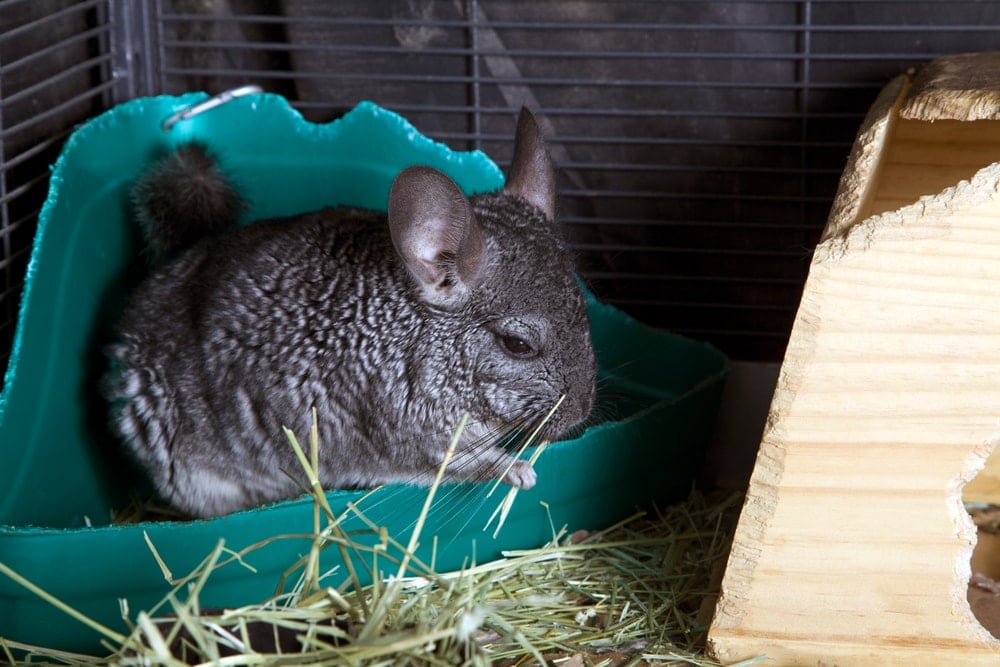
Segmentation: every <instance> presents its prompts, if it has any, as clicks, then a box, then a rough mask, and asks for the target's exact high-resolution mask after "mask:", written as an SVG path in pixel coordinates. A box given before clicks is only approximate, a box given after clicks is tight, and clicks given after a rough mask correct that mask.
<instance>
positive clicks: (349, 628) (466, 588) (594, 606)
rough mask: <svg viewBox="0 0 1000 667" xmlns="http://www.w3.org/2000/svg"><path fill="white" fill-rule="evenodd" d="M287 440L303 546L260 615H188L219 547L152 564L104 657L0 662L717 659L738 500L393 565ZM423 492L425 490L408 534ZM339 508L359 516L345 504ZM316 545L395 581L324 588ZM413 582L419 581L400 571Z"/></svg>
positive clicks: (37, 656)
mask: <svg viewBox="0 0 1000 667" xmlns="http://www.w3.org/2000/svg"><path fill="white" fill-rule="evenodd" d="M289 440H290V442H291V443H292V445H293V447H295V448H296V450H297V452H298V454H299V459H300V462H301V463H302V465H303V467H304V468H305V469H306V472H307V474H308V479H309V480H310V481H311V482H312V493H313V496H314V498H315V504H314V535H313V542H312V548H311V549H310V550H309V553H307V554H305V555H304V556H303V557H302V559H301V560H299V561H298V562H296V563H293V564H291V565H290V567H289V568H288V571H287V573H286V576H292V575H293V573H296V572H298V573H299V574H298V576H297V579H296V581H295V585H294V586H293V587H292V589H291V591H289V592H286V593H282V594H280V595H277V596H276V597H274V598H273V599H271V600H268V601H266V602H264V603H262V604H260V605H253V606H247V607H243V608H239V609H202V608H201V607H200V606H199V603H198V599H199V594H200V592H201V590H202V589H203V587H204V585H205V582H206V581H208V579H209V578H210V577H211V576H212V573H213V572H214V571H215V570H216V569H217V568H218V567H220V566H221V565H222V564H224V563H226V562H231V561H232V560H240V559H242V557H244V556H245V555H246V553H247V552H248V551H249V550H245V551H244V552H241V553H233V552H231V551H227V550H226V549H225V547H224V545H223V544H221V543H220V544H219V545H218V546H217V547H216V549H215V550H213V552H212V553H211V554H209V555H208V556H207V557H206V558H205V560H204V561H203V562H202V563H201V565H200V566H199V567H198V568H196V569H195V570H194V571H193V572H191V573H189V574H188V575H186V576H183V577H180V578H174V577H173V575H171V574H170V573H169V571H168V570H166V566H165V565H164V566H163V567H164V569H165V573H164V574H165V577H166V578H167V579H168V581H170V582H171V584H173V585H174V589H173V591H172V592H171V593H170V594H169V595H168V596H167V597H166V598H165V599H164V600H163V602H162V603H161V604H160V605H158V606H157V607H156V608H154V609H151V610H144V611H141V612H139V613H138V615H137V616H136V617H135V620H134V621H133V620H130V618H129V613H128V609H127V605H123V618H125V619H126V622H127V623H128V625H129V629H130V632H129V634H128V636H127V637H124V636H121V635H118V634H117V633H115V632H113V631H111V630H108V632H105V633H104V636H105V638H106V639H105V643H106V646H107V648H108V650H109V653H110V655H108V656H105V657H100V658H98V657H90V656H82V655H74V654H68V653H65V652H60V651H54V650H46V649H44V648H40V647H30V646H24V645H21V644H18V643H16V642H13V641H5V640H3V639H0V660H2V658H3V656H5V655H6V657H7V660H8V661H9V662H10V663H15V654H14V651H24V652H27V657H25V658H23V660H22V662H23V661H30V662H31V663H32V664H43V663H45V664H62V665H79V666H83V665H101V666H105V665H107V666H111V665H115V666H122V667H126V666H128V667H130V666H132V665H140V664H141V665H171V666H174V665H177V666H179V665H189V664H215V665H262V664H267V665H284V664H288V665H292V664H296V665H301V664H309V665H319V666H323V665H393V666H395V665H400V666H403V665H469V666H478V665H489V664H495V665H499V666H500V667H510V666H514V665H522V664H524V665H526V664H546V663H548V664H555V665H566V666H567V667H577V666H580V665H610V666H616V665H644V664H652V663H655V664H665V665H706V666H707V665H715V664H717V663H715V662H713V661H712V660H710V659H708V658H707V657H706V656H705V655H704V646H705V633H706V630H707V625H708V622H709V621H710V618H711V610H712V609H713V608H714V601H715V596H716V595H717V589H718V576H717V570H718V568H719V567H721V565H722V564H723V563H724V559H725V556H726V553H727V550H728V545H729V539H730V534H731V527H732V525H733V523H734V522H735V518H736V513H737V511H738V509H739V506H740V502H741V498H740V496H739V495H736V494H729V495H725V496H719V497H712V498H706V497H704V496H703V495H701V494H700V493H697V492H695V493H692V494H691V496H690V497H689V498H688V499H687V500H686V501H685V502H683V503H679V504H677V505H674V506H671V507H668V508H665V509H663V510H662V511H661V512H659V513H658V514H656V515H654V516H643V515H637V516H634V517H632V518H630V519H629V520H627V521H623V522H621V523H619V524H618V525H615V526H612V527H610V528H608V529H606V530H601V531H598V532H592V533H586V532H582V531H579V532H577V533H574V534H571V535H567V534H566V533H565V530H560V531H557V532H556V533H555V534H554V535H553V538H552V540H551V542H550V543H549V544H547V545H545V546H543V547H541V548H538V549H528V550H523V551H512V552H509V553H506V554H505V557H504V558H503V559H500V560H497V561H494V562H490V563H484V564H481V565H478V566H475V567H469V568H466V569H463V570H459V571H454V572H442V573H438V572H434V571H433V570H431V569H430V568H429V567H427V565H426V564H425V563H419V562H416V561H415V559H414V557H413V555H412V554H411V553H410V551H411V550H412V546H413V544H415V543H416V542H415V540H416V539H417V534H418V532H419V530H418V531H415V532H414V535H413V538H412V540H411V544H410V547H411V548H410V549H409V550H407V549H403V546H402V545H399V546H400V548H401V549H403V551H402V553H404V557H403V558H402V560H401V562H393V563H390V559H388V557H386V556H385V555H384V552H381V553H382V555H380V549H378V548H375V547H370V546H365V545H361V544H357V543H354V542H352V541H351V539H350V536H348V535H347V534H345V533H344V532H343V531H341V530H340V524H341V522H342V520H343V519H344V518H345V516H334V515H333V513H332V512H331V511H330V507H329V505H328V504H326V498H325V495H324V494H323V491H322V489H321V488H320V487H319V484H318V482H315V480H316V475H315V469H316V452H317V445H316V430H315V429H313V431H312V433H311V434H310V440H311V442H310V445H311V447H310V450H311V451H310V454H311V455H312V456H311V457H310V456H307V455H306V454H305V452H304V451H303V449H302V448H301V447H300V446H299V443H298V442H297V441H296V439H295V438H294V436H293V435H291V434H290V437H289ZM310 459H311V460H310ZM436 490H437V484H435V485H434V486H433V487H432V488H431V489H430V491H429V496H428V503H427V504H425V507H424V512H423V514H422V516H421V521H420V523H421V524H422V519H423V518H424V516H425V515H426V512H427V509H428V508H429V506H430V500H431V499H432V498H433V495H434V493H435V492H436ZM348 512H349V513H353V514H354V515H357V516H360V517H361V518H362V519H365V517H364V516H363V514H362V513H361V512H360V510H358V509H357V508H356V507H352V508H350V509H349V510H348ZM374 528H377V527H374ZM382 534H383V535H384V534H385V533H384V531H383V533H382ZM283 537H287V536H276V537H275V538H274V539H275V540H277V539H283ZM150 546H151V548H152V549H153V550H154V554H155V547H154V546H153V545H150ZM331 546H333V547H335V548H338V549H340V550H341V552H342V553H343V554H344V555H345V556H346V555H347V554H348V553H349V552H353V553H363V554H364V555H365V557H366V558H368V559H369V561H370V562H373V563H378V562H379V561H378V559H379V558H384V559H385V560H384V561H383V562H382V563H381V567H380V569H387V570H388V571H394V570H392V569H389V565H390V564H394V565H397V566H398V570H395V571H397V576H394V577H390V578H389V579H387V580H384V581H376V582H374V583H372V584H371V585H368V586H360V585H357V582H356V581H355V585H354V586H352V587H344V588H342V589H337V588H332V587H329V586H326V585H325V584H324V576H323V575H324V573H323V572H321V571H320V570H319V553H320V552H321V551H322V550H323V549H325V548H328V547H331ZM251 549H252V548H251ZM344 561H345V563H350V561H351V559H350V558H346V557H345V559H344ZM411 562H412V563H413V565H414V567H409V565H410V563H411ZM714 570H715V572H714ZM418 571H419V572H429V574H422V575H421V576H413V575H412V572H418ZM3 573H4V574H7V575H8V576H14V577H17V575H16V573H12V572H7V571H6V570H4V571H3ZM25 583H26V584H29V585H30V582H25ZM279 590H280V589H279ZM39 593H40V594H43V596H44V595H48V594H47V593H44V591H39ZM182 595H183V599H182ZM48 597H49V598H50V600H51V601H52V602H53V603H54V604H60V603H58V601H57V600H55V598H54V597H52V596H48ZM63 606H65V605H63ZM40 661H42V662H40Z"/></svg>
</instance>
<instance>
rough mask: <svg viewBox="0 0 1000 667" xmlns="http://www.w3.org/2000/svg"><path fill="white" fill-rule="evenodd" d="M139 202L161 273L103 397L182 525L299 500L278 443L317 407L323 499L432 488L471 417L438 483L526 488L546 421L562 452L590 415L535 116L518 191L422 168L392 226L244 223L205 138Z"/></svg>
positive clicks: (590, 377) (126, 332) (134, 308)
mask: <svg viewBox="0 0 1000 667" xmlns="http://www.w3.org/2000/svg"><path fill="white" fill-rule="evenodd" d="M133 195H134V200H135V201H134V204H135V206H134V208H136V210H137V214H136V216H137V218H138V221H139V224H140V226H141V228H142V230H143V232H144V234H145V237H146V242H147V244H148V246H149V252H150V255H151V256H152V257H153V258H154V259H155V260H157V265H156V266H154V269H153V270H152V272H151V274H150V275H149V276H148V277H147V278H146V279H145V280H144V281H143V282H142V283H141V284H140V285H139V286H138V287H137V288H136V290H135V291H134V292H133V293H132V295H131V297H130V299H129V303H128V304H127V306H126V308H125V311H124V314H123V316H122V318H121V320H120V322H119V324H118V327H117V337H116V342H115V343H113V344H112V345H111V346H110V347H109V350H108V351H109V356H110V357H111V370H110V371H109V373H108V374H107V376H106V378H105V381H104V391H105V394H106V396H107V398H108V399H109V401H110V404H111V406H112V408H111V412H112V418H111V422H112V427H113V429H114V430H115V432H116V433H117V434H118V435H119V436H120V437H121V438H122V439H123V440H124V441H125V442H126V443H127V446H128V448H129V449H130V451H131V453H132V454H133V455H134V456H135V458H136V459H137V460H138V461H139V462H140V463H141V464H142V465H143V466H144V467H145V469H146V470H147V471H148V473H149V475H150V477H151V479H152V481H153V483H154V485H155V487H156V489H157V491H158V492H159V493H160V494H161V495H162V496H163V497H164V499H165V500H167V501H168V502H169V503H171V504H172V505H174V506H175V507H176V508H178V509H180V510H181V511H183V512H185V513H188V514H190V515H193V516H196V517H208V516H215V515H220V514H224V513H228V512H231V511H234V510H238V509H242V508H247V507H252V506H255V505H259V504H261V503H265V502H269V501H273V500H277V499H281V498H287V497H291V496H297V495H299V494H300V493H301V491H302V489H303V488H305V487H306V486H307V485H306V480H305V479H304V477H305V475H304V473H303V470H302V467H301V465H300V464H299V463H298V461H297V458H296V455H295V452H294V450H293V448H292V447H291V446H290V444H289V442H288V440H287V438H286V437H285V435H284V432H283V429H282V427H283V426H286V427H288V428H290V429H291V430H292V431H294V432H297V433H299V434H304V433H306V432H308V429H309V427H310V426H311V425H312V423H313V409H314V408H315V411H316V415H317V424H318V428H319V475H320V481H321V483H322V484H323V486H324V487H325V488H330V489H333V488H365V487H371V486H375V485H378V484H382V483H389V482H408V483H415V484H424V485H426V484H429V483H431V481H432V480H433V479H434V476H435V474H436V473H437V471H438V468H439V467H440V465H441V463H442V462H443V461H444V458H445V455H446V452H447V449H448V445H449V442H450V441H451V439H452V436H453V435H454V433H455V432H456V429H457V428H458V426H459V424H460V423H461V421H462V419H463V417H466V416H467V419H468V421H467V425H466V426H465V428H464V429H463V430H462V431H461V436H460V438H459V439H458V443H457V445H456V449H455V452H454V455H453V456H452V458H451V459H450V461H449V463H448V466H447V468H446V470H445V475H444V478H445V479H446V480H452V481H462V480H471V481H480V480H490V479H497V478H501V477H502V479H503V481H505V482H507V483H508V484H512V485H514V486H517V487H520V488H525V489H527V488H531V487H532V486H533V485H534V484H535V482H536V473H535V471H534V470H533V469H532V467H531V466H530V465H529V464H528V463H527V462H526V461H523V460H522V461H515V459H514V458H513V457H512V456H511V455H510V453H508V450H507V449H505V448H504V447H502V446H500V445H502V444H503V443H504V442H505V440H507V439H509V437H510V434H511V433H515V432H521V433H526V432H529V431H531V430H532V429H535V428H538V427H539V425H541V426H540V428H541V430H540V437H541V438H545V439H553V438H556V437H558V436H559V435H560V434H563V433H565V432H566V431H567V430H568V429H570V428H572V427H573V426H574V425H576V424H578V423H580V422H581V421H582V420H584V419H585V418H586V416H587V415H588V413H589V411H590V409H591V406H592V404H593V401H594V391H595V389H594V387H595V360H594V352H593V349H592V345H591V340H590V332H589V328H588V321H587V313H586V308H585V304H584V298H583V295H582V293H581V290H580V288H579V285H578V283H577V280H576V277H575V274H574V270H573V264H572V260H571V256H570V254H569V252H568V251H567V248H566V246H565V245H564V243H563V242H562V241H561V240H560V237H559V234H558V230H557V227H556V224H555V221H554V208H555V195H554V174H553V170H552V165H551V163H550V160H549V158H548V155H547V153H546V149H545V146H544V142H543V139H542V137H541V134H540V132H539V129H538V125H537V124H536V122H535V119H534V117H533V116H532V114H531V113H530V112H529V111H528V110H527V109H524V110H522V112H521V116H520V118H519V121H518V127H517V135H516V140H515V150H514V157H513V162H512V164H511V168H510V173H509V175H508V179H507V185H506V186H505V187H504V188H503V189H501V190H498V191H496V192H492V193H487V194H480V195H476V196H473V197H471V198H468V197H466V196H465V195H464V194H463V193H462V192H461V191H460V190H459V188H458V187H457V186H456V185H455V183H454V182H453V181H452V180H451V179H449V178H448V177H447V176H445V175H444V174H442V173H441V172H439V171H436V170H435V169H432V168H430V167H426V166H415V167H410V168H407V169H404V170H403V171H402V172H401V173H400V174H399V175H398V176H397V177H396V178H395V180H394V182H393V184H392V188H391V191H390V194H389V200H388V207H387V213H380V212H374V211H369V210H362V209H355V208H344V207H340V208H326V209H323V210H320V211H315V212H310V213H304V214H301V215H296V216H293V217H289V218H281V219H271V220H259V221H256V222H253V223H252V224H249V225H244V226H239V225H237V224H236V220H237V218H239V217H240V215H241V214H242V213H243V212H244V210H245V209H246V205H245V204H244V202H243V200H242V199H241V197H240V195H239V193H238V190H237V188H236V187H235V186H234V185H233V184H232V182H231V181H230V180H229V178H228V177H227V176H226V175H225V174H224V173H223V171H222V169H221V167H220V166H219V164H218V162H217V161H216V160H215V158H214V157H213V156H212V154H211V152H210V151H209V150H208V149H207V148H206V147H205V146H203V145H200V144H195V143H192V144H186V145H184V146H182V147H181V148H179V149H177V150H176V151H175V152H174V153H172V154H170V155H168V156H167V157H165V158H163V159H162V160H160V161H159V162H158V163H156V164H154V165H153V166H152V167H151V168H150V169H149V171H148V172H147V173H146V174H145V175H143V176H142V177H141V178H140V179H139V180H138V182H137V184H136V186H135V187H134V192H133ZM556 406H558V407H556ZM553 408H555V409H554V411H553ZM550 412H551V416H550V417H549V419H548V420H547V421H545V422H544V424H542V422H543V420H544V418H545V416H546V415H549V413H550Z"/></svg>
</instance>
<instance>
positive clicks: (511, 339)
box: [496, 333, 538, 359]
mask: <svg viewBox="0 0 1000 667" xmlns="http://www.w3.org/2000/svg"><path fill="white" fill-rule="evenodd" d="M496 337H497V342H498V343H500V347H502V348H503V349H504V351H505V352H507V354H509V355H510V356H512V357H517V358H518V359H530V358H531V357H534V356H537V355H538V350H536V349H535V348H534V346H532V344H531V343H529V342H528V341H526V340H524V339H523V338H521V337H520V336H515V335H513V334H502V333H498V334H497V335H496Z"/></svg>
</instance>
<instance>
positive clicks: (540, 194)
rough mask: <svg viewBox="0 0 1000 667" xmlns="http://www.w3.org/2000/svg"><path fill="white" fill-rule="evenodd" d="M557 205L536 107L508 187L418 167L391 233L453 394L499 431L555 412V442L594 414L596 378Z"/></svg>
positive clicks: (409, 175) (400, 185)
mask: <svg viewBox="0 0 1000 667" xmlns="http://www.w3.org/2000/svg"><path fill="white" fill-rule="evenodd" d="M554 209H555V178H554V174H553V171H552V166H551V163H550V161H549V158H548V154H547V152H546V150H545V146H544V143H543V141H542V138H541V134H540V132H539V129H538V126H537V124H536V122H535V119H534V117H533V116H532V114H531V113H530V112H529V111H528V110H527V109H524V110H522V111H521V116H520V119H519V121H518V129H517V137H516V140H515V149H514V158H513V161H512V163H511V168H510V173H509V174H508V178H507V184H506V186H505V187H504V188H503V189H502V190H499V191H497V192H493V193H488V194H483V195H478V196H475V197H473V198H472V199H471V200H470V199H468V198H466V197H465V196H464V195H463V194H462V192H461V191H460V190H459V188H458V187H457V186H456V185H455V184H454V182H452V181H451V180H450V179H449V178H448V177H447V176H445V175H444V174H442V173H440V172H438V171H436V170H434V169H431V168H428V167H411V168H409V169H406V170H404V171H403V172H402V173H401V174H400V175H399V176H398V177H397V179H396V181H395V182H394V183H393V187H392V192H391V194H390V199H389V227H390V230H391V233H392V238H393V242H394V244H395V246H396V249H397V251H398V253H399V255H400V257H401V258H402V260H403V263H404V264H405V266H406V268H407V270H408V272H409V275H410V276H411V277H412V279H413V283H414V287H415V293H416V295H417V298H418V299H420V300H421V301H423V303H424V304H426V306H427V312H428V313H429V319H431V320H432V321H433V324H434V325H435V326H432V327H431V329H432V330H434V331H436V332H437V334H436V335H437V336H439V338H440V339H439V340H435V341H433V342H434V343H436V344H439V345H438V349H439V350H440V349H443V350H447V352H446V353H445V357H444V358H445V359H446V361H447V366H448V369H447V371H446V372H444V373H442V374H439V375H438V380H440V379H441V378H442V377H443V375H447V377H448V379H447V382H448V383H449V391H447V392H444V393H449V394H452V395H455V396H459V397H460V398H461V402H462V404H463V405H462V406H461V408H462V409H463V410H464V411H465V412H468V414H469V415H470V417H471V418H472V419H473V420H475V421H476V422H478V423H479V424H480V425H481V426H485V427H487V428H488V429H491V430H492V429H496V430H499V431H502V430H507V429H510V428H519V429H522V430H524V429H530V428H534V427H535V426H537V425H538V424H539V423H541V421H542V418H544V417H546V416H547V415H549V413H550V412H552V411H553V409H555V410H554V412H552V414H551V416H550V417H549V419H548V420H547V421H546V422H545V425H544V426H543V427H542V430H541V432H540V434H541V437H542V438H546V439H548V438H554V437H557V436H559V435H560V434H563V433H565V432H566V431H567V430H568V429H569V428H571V427H572V426H574V425H575V424H577V423H579V422H581V421H583V420H584V419H585V418H586V417H587V415H588V414H589V412H590V409H591V407H592V405H593V401H594V386H595V376H596V363H595V359H594V351H593V346H592V344H591V339H590V329H589V325H588V320H587V310H586V305H585V303H584V298H583V294H582V293H581V290H580V287H579V284H578V283H577V279H576V275H575V272H574V269H573V262H572V258H571V256H570V254H569V252H568V251H567V249H566V247H565V245H564V243H563V242H562V240H561V239H560V237H559V233H558V229H557V227H556V224H555V220H554V217H555V216H554ZM438 358H441V357H438ZM429 375H430V376H433V375H434V371H433V369H431V372H430V374H429ZM557 405H558V407H556V406H557Z"/></svg>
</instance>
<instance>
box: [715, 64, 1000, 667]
mask: <svg viewBox="0 0 1000 667" xmlns="http://www.w3.org/2000/svg"><path fill="white" fill-rule="evenodd" d="M907 89H908V86H907V84H906V82H902V83H900V82H894V83H893V84H892V85H891V86H890V87H889V89H887V91H888V92H887V93H886V94H885V95H884V97H885V98H888V99H889V100H890V103H889V104H885V99H883V100H882V102H883V103H882V105H881V107H879V105H878V104H876V107H875V108H873V112H876V111H877V113H876V114H875V117H873V118H869V119H868V120H866V126H865V127H863V128H862V131H861V132H860V133H859V138H858V142H857V143H856V144H855V148H854V153H853V154H852V159H851V162H850V167H849V170H848V172H845V174H844V177H843V179H842V181H841V192H840V193H838V202H840V203H841V205H839V206H838V205H837V204H835V206H834V209H833V211H832V213H831V217H830V222H829V224H828V226H827V229H826V233H825V234H824V240H823V241H822V243H821V245H820V246H819V247H818V248H817V249H816V252H815V254H814V257H813V261H812V265H811V268H810V273H809V277H808V279H807V281H806V284H805V288H804V291H803V296H802V301H801V304H800V307H799V311H798V314H797V316H796V320H795V324H794V327H793V330H792V333H791V337H790V340H789V344H788V348H787V351H786V355H785V359H784V363H783V365H782V369H781V373H780V377H779V381H778V386H777V389H776V391H775V395H774V398H773V401H772V405H771V410H770V415H769V418H768V424H767V428H766V429H765V432H764V435H763V438H762V442H761V447H760V451H759V454H758V458H757V462H756V466H755V469H754V473H753V476H752V478H751V482H750V487H749V491H748V497H747V500H746V503H745V506H744V509H743V513H742V516H741V518H740V523H739V526H738V528H737V533H736V536H735V540H734V545H733V549H732V554H731V556H730V560H729V563H728V566H727V569H726V574H725V577H724V580H723V586H722V595H721V597H720V600H719V603H718V606H717V608H716V614H715V618H714V620H713V624H712V627H711V630H710V633H709V644H710V647H711V649H712V650H713V651H714V652H715V654H716V655H717V656H718V657H719V659H720V660H722V661H723V662H726V663H731V662H735V661H739V660H744V659H748V658H752V657H755V656H758V655H767V656H768V657H770V658H772V659H773V660H774V661H776V662H774V663H768V664H781V665H816V664H838V665H871V664H878V665H941V664H962V665H996V664H1000V641H997V640H996V639H994V638H993V636H992V635H990V633H989V632H987V631H986V630H985V629H984V628H983V627H982V626H981V625H980V624H979V622H978V621H977V620H976V618H975V616H974V615H973V614H972V611H971V610H970V607H969V603H968V602H967V600H966V590H967V585H968V581H969V576H970V563H969V561H970V556H971V554H972V551H973V546H974V544H975V539H976V537H975V535H976V533H975V528H974V526H973V525H972V522H971V520H970V518H969V516H968V514H967V512H966V511H965V509H964V505H963V490H964V491H965V493H966V496H968V495H970V492H969V489H975V494H976V495H978V496H979V497H978V498H977V499H979V500H984V499H987V500H992V501H993V502H1000V483H997V484H994V483H993V482H991V481H990V479H995V481H996V482H1000V465H998V463H1000V457H991V456H990V454H991V452H992V451H993V450H994V449H995V444H996V442H997V440H998V438H1000V195H998V187H1000V164H998V163H997V161H998V160H1000V124H998V123H1000V121H994V120H985V121H973V122H960V121H940V120H938V121H937V122H930V121H919V120H907V119H901V118H899V116H898V111H899V106H900V104H902V102H903V100H904V98H905V96H906V94H907ZM924 94H926V91H924ZM893 100H894V101H893ZM873 128H874V129H873ZM858 165H860V166H861V171H862V173H863V177H862V178H859V177H858V174H856V173H850V172H851V168H855V167H858ZM845 189H846V190H849V191H850V192H845ZM988 459H989V460H988ZM994 459H996V460H994ZM984 466H988V467H987V470H986V472H985V474H984V475H981V476H980V477H979V478H977V479H976V482H975V483H973V484H972V485H969V487H966V485H967V484H968V483H969V482H970V480H972V479H973V478H974V477H976V475H977V473H979V472H980V471H981V470H982V469H983V467H984ZM983 480H985V481H983ZM977 485H978V487H977Z"/></svg>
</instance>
